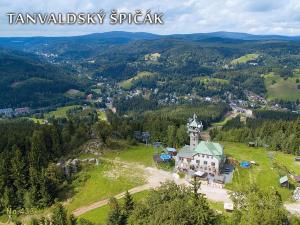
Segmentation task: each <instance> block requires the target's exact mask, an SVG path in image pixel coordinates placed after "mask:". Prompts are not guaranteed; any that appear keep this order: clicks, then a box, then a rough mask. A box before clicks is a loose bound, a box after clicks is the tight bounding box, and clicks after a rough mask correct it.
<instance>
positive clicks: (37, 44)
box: [0, 32, 300, 106]
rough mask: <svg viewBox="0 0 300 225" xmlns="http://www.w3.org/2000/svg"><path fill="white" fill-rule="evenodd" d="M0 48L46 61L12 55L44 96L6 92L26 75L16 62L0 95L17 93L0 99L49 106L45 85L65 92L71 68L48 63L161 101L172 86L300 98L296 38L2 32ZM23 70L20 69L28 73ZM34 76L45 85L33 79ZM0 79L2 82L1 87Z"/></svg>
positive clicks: (214, 93)
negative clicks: (4, 34) (17, 34)
mask: <svg viewBox="0 0 300 225" xmlns="http://www.w3.org/2000/svg"><path fill="white" fill-rule="evenodd" d="M0 47H3V48H6V49H10V50H11V49H14V50H16V49H17V50H18V51H24V52H29V53H31V54H34V55H35V56H37V57H39V58H41V59H43V60H46V61H48V62H49V63H50V64H51V65H49V64H45V65H43V66H42V68H43V69H42V70H43V72H37V71H39V70H40V69H41V66H40V61H38V60H37V59H33V58H32V59H31V60H35V61H38V63H32V62H31V63H27V61H26V60H27V57H25V58H26V60H25V62H26V63H27V64H26V63H25V64H26V65H25V64H23V63H19V62H18V60H23V59H24V57H21V56H17V57H16V59H15V60H16V61H15V65H16V64H20V65H22V67H24V68H26V67H27V66H28V64H30V65H31V66H33V65H36V66H38V65H39V66H38V67H39V69H30V70H32V71H34V72H33V74H31V75H30V76H33V77H34V79H33V81H34V82H33V83H34V84H32V79H29V80H27V82H25V84H26V83H28V82H29V86H30V87H32V90H35V88H40V87H41V86H42V87H46V88H45V89H43V90H38V91H37V92H40V91H42V93H43V94H42V97H41V96H37V95H36V94H33V95H31V96H32V99H29V100H28V99H22V96H23V95H24V94H27V95H28V94H31V92H25V93H24V92H23V93H22V91H20V92H18V93H20V94H18V96H15V95H16V92H12V93H13V95H12V93H11V92H9V91H12V90H13V89H14V86H15V85H17V86H18V85H19V84H20V83H19V82H21V86H22V84H23V82H22V81H24V80H25V79H19V75H18V74H20V71H13V70H21V69H22V67H20V68H18V69H16V68H15V66H10V67H11V68H9V70H10V74H12V76H11V77H10V80H8V81H7V80H5V82H6V83H4V87H5V88H6V89H8V90H9V91H8V92H7V91H6V92H5V93H6V95H3V93H2V96H3V97H6V98H7V96H12V97H14V99H16V100H15V101H14V102H5V101H7V100H4V102H2V104H1V103H0V105H1V106H3V105H9V104H10V103H11V104H12V105H14V104H16V103H18V104H19V103H22V104H23V103H24V102H25V103H26V104H28V103H30V104H32V105H34V102H33V101H32V100H33V99H34V100H37V101H35V102H39V103H40V104H41V105H47V104H48V103H49V102H47V101H44V100H43V97H44V96H45V91H47V90H48V93H49V94H50V98H52V96H51V95H53V94H54V95H55V94H57V93H59V94H60V95H56V96H53V97H54V98H52V99H55V98H64V97H63V96H62V95H61V93H65V91H66V90H67V89H68V88H70V87H71V86H72V85H74V82H72V79H68V77H69V76H68V74H69V73H68V72H67V71H65V69H64V70H62V69H61V68H58V67H57V66H53V65H61V66H64V67H66V66H71V67H72V68H74V69H75V70H76V72H77V73H78V74H81V75H83V76H84V75H87V77H89V78H91V79H95V80H98V79H102V78H105V79H108V80H109V81H112V82H113V83H115V84H116V83H117V84H118V85H119V86H120V87H121V88H123V89H126V90H134V89H143V88H145V89H149V90H155V89H158V90H159V92H158V97H157V99H160V100H161V99H163V98H165V97H164V96H165V95H167V94H170V93H173V94H175V95H176V96H179V97H184V96H188V95H191V94H193V95H195V96H197V97H217V98H220V99H226V98H227V97H228V96H229V95H232V96H234V97H235V98H236V99H243V100H245V99H246V96H245V94H244V91H245V90H247V91H250V92H254V93H256V94H259V95H261V96H263V97H266V98H267V99H269V100H274V101H276V102H279V101H287V102H288V103H287V104H289V101H293V102H296V101H297V100H299V99H300V85H299V82H300V81H299V80H300V69H299V68H300V61H299V55H300V38H299V37H284V36H256V35H249V34H241V33H226V32H216V33H210V34H182V35H155V34H149V33H128V32H108V33H101V34H90V35H84V36H77V37H29V38H0ZM1 54H2V53H1ZM20 58H22V59H20ZM10 60H11V59H10ZM12 65H13V64H12ZM3 66H6V64H3ZM24 68H23V69H24ZM5 70H8V69H5ZM5 70H4V73H5ZM9 70H8V71H9ZM28 70H29V69H28V68H27V69H25V70H24V72H25V71H27V72H25V74H27V75H26V76H27V79H28V76H29V75H28ZM54 70H56V72H54ZM46 71H47V73H46ZM37 74H39V75H37ZM42 74H44V75H45V74H48V75H47V76H48V77H47V78H46V80H41V79H40V78H42V79H45V77H44V75H42ZM51 74H55V75H53V78H51V79H54V80H57V79H61V80H60V82H56V83H59V85H57V86H55V87H51V84H49V82H48V81H49V77H52V75H51ZM62 74H64V75H63V76H61V75H62ZM2 76H3V75H2ZM73 77H74V76H73ZM36 78H39V80H37V79H36ZM51 79H50V80H51ZM46 81H47V82H46ZM40 82H44V83H45V85H48V87H47V86H45V85H35V84H36V83H40ZM50 83H51V82H50ZM12 84H14V85H12ZM2 85H3V83H0V87H2ZM11 85H12V86H11ZM49 85H50V87H49ZM3 90H4V89H3ZM25 90H28V88H25ZM283 90H284V91H283ZM285 90H288V91H285ZM20 95H22V96H20ZM10 99H11V98H10ZM277 100H278V101H277Z"/></svg>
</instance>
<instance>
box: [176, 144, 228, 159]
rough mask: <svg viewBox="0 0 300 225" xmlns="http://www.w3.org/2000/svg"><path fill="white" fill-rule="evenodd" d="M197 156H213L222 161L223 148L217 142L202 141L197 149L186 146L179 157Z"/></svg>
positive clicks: (179, 153)
mask: <svg viewBox="0 0 300 225" xmlns="http://www.w3.org/2000/svg"><path fill="white" fill-rule="evenodd" d="M196 154H205V155H212V156H214V157H216V158H217V159H219V160H220V159H221V158H222V155H223V154H224V152H223V146H222V145H220V144H219V143H215V142H207V141H201V142H200V143H199V144H198V145H197V147H196V148H195V149H194V150H192V149H191V148H190V146H189V145H185V146H184V147H183V148H182V149H181V150H180V151H179V152H178V154H177V156H178V157H193V156H194V155H196Z"/></svg>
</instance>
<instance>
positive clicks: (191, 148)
mask: <svg viewBox="0 0 300 225" xmlns="http://www.w3.org/2000/svg"><path fill="white" fill-rule="evenodd" d="M187 128H188V133H189V136H190V145H186V146H184V147H183V148H182V149H181V150H180V151H179V152H178V154H177V156H176V165H175V168H176V169H177V170H179V171H194V172H198V171H200V172H206V173H208V174H211V175H219V174H220V173H221V169H222V168H223V166H224V163H225V160H226V158H225V155H224V150H223V146H222V145H220V144H219V143H215V142H210V141H200V142H199V139H200V133H201V131H202V129H203V125H202V123H201V122H198V121H197V117H196V115H194V117H193V118H192V119H190V120H189V123H188V124H187Z"/></svg>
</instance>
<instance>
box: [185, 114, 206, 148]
mask: <svg viewBox="0 0 300 225" xmlns="http://www.w3.org/2000/svg"><path fill="white" fill-rule="evenodd" d="M187 128H188V134H189V135H190V149H191V150H194V149H195V148H196V147H197V145H198V143H199V138H200V133H201V131H202V130H203V125H202V122H201V121H200V122H198V121H197V116H196V114H194V116H193V118H190V119H189V122H188V123H187Z"/></svg>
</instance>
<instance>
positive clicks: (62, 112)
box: [45, 105, 78, 118]
mask: <svg viewBox="0 0 300 225" xmlns="http://www.w3.org/2000/svg"><path fill="white" fill-rule="evenodd" d="M76 107H78V105H71V106H64V107H60V108H57V109H56V110H55V111H52V112H49V113H46V114H45V118H49V117H52V116H53V117H55V118H64V117H66V116H67V112H68V110H70V109H74V108H76Z"/></svg>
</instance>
